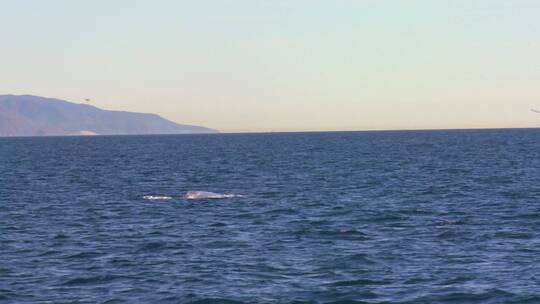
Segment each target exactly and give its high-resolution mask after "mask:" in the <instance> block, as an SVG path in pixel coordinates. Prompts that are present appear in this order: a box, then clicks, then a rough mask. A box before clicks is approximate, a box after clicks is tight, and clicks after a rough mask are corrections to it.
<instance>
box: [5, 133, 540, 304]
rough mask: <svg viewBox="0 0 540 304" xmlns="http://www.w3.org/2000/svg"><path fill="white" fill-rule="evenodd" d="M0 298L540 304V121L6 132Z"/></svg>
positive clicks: (42, 300) (32, 300)
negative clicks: (150, 132)
mask: <svg viewBox="0 0 540 304" xmlns="http://www.w3.org/2000/svg"><path fill="white" fill-rule="evenodd" d="M187 191H211V192H216V193H223V194H227V193H228V194H234V195H227V196H224V197H223V198H222V199H198V200H187V199H184V198H183V195H184V193H186V192H187ZM152 198H156V199H152ZM0 303H227V304H228V303H540V129H508V130H453V131H395V132H393V131H392V132H390V131H389V132H328V133H273V134H272V133H269V134H216V135H212V134H207V135H169V136H98V137H35V138H2V139H0Z"/></svg>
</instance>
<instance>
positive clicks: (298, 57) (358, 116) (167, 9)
mask: <svg viewBox="0 0 540 304" xmlns="http://www.w3.org/2000/svg"><path fill="white" fill-rule="evenodd" d="M7 93H11V94H34V95H41V96H48V97H57V98H62V99H67V100H71V101H77V102H83V100H84V99H85V98H91V101H90V102H89V103H91V104H93V105H95V106H98V107H102V108H105V109H114V110H129V111H139V112H153V113H158V114H160V115H162V116H164V117H166V118H169V119H172V120H174V121H176V122H180V123H191V124H199V125H204V126H208V127H213V128H217V129H220V130H222V131H286V130H293V131H299V130H366V129H416V128H469V127H540V114H535V113H532V112H530V111H529V109H530V108H533V107H538V108H540V1H538V0H506V1H503V0H481V1H480V0H423V1H421V0H416V1H415V0H349V1H346V0H287V1H285V0H228V1H227V0H221V1H220V0H214V1H210V0H189V1H187V0H186V1H181V0H170V1H165V0H161V1H160V0H146V1H134V0H125V1H121V0H102V1H99V0H92V1H74V0H63V1H60V0H47V1H43V0H35V1H30V0H18V1H15V0H0V94H7Z"/></svg>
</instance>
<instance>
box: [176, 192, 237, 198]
mask: <svg viewBox="0 0 540 304" xmlns="http://www.w3.org/2000/svg"><path fill="white" fill-rule="evenodd" d="M231 197H242V195H239V194H234V193H215V192H208V191H188V192H186V193H185V194H184V196H183V197H182V198H184V199H187V200H197V199H222V198H231Z"/></svg>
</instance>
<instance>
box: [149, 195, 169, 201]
mask: <svg viewBox="0 0 540 304" xmlns="http://www.w3.org/2000/svg"><path fill="white" fill-rule="evenodd" d="M143 199H145V200H151V201H158V200H170V199H172V197H170V196H160V195H145V196H143Z"/></svg>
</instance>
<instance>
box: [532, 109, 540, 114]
mask: <svg viewBox="0 0 540 304" xmlns="http://www.w3.org/2000/svg"><path fill="white" fill-rule="evenodd" d="M531 111H533V112H535V113H540V111H538V110H535V109H531Z"/></svg>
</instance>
